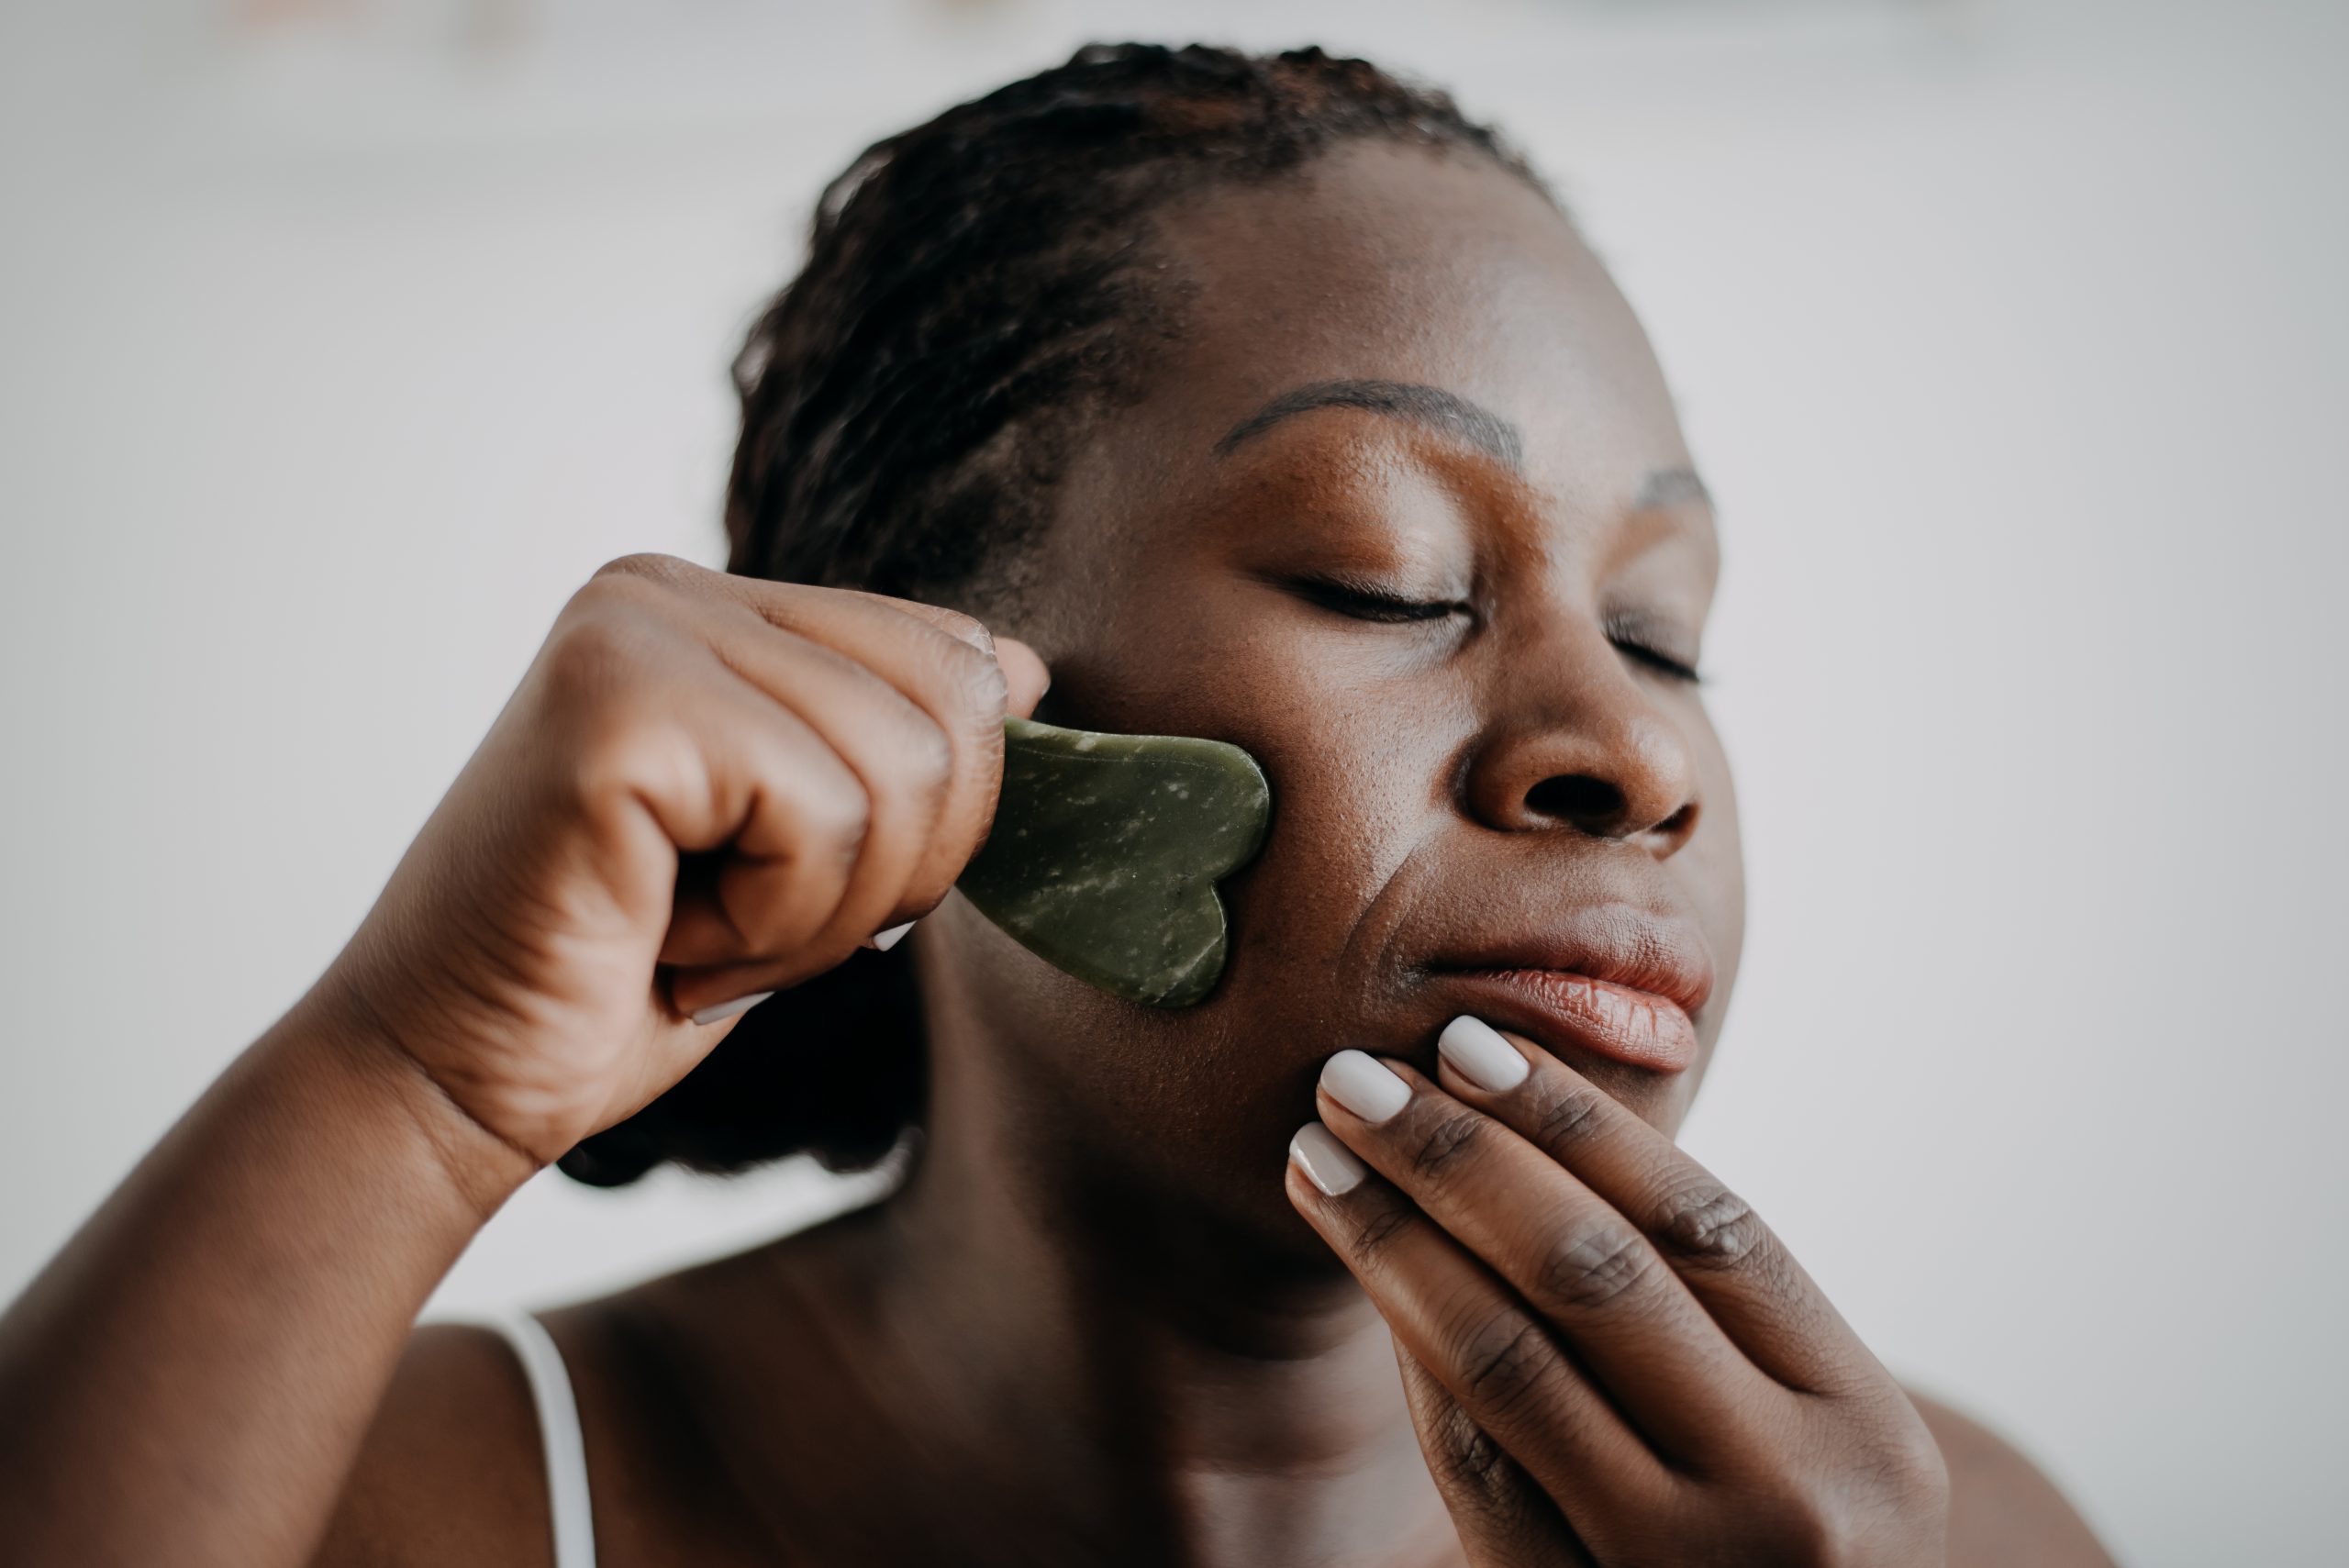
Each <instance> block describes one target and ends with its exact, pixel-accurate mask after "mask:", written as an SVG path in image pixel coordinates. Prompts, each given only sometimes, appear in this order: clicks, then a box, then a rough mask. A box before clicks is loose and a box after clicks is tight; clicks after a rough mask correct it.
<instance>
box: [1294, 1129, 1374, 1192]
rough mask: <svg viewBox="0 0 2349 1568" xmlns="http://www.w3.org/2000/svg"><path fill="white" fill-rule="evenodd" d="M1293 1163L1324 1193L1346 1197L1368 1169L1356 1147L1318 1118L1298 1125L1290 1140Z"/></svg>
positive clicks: (1359, 1182) (1360, 1183) (1358, 1184)
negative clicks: (1349, 1145)
mask: <svg viewBox="0 0 2349 1568" xmlns="http://www.w3.org/2000/svg"><path fill="white" fill-rule="evenodd" d="M1288 1157H1289V1162H1290V1163H1292V1164H1294V1165H1295V1166H1296V1167H1297V1169H1298V1170H1300V1171H1302V1172H1304V1173H1305V1179H1306V1180H1307V1181H1308V1182H1311V1183H1312V1184H1314V1185H1315V1186H1317V1187H1319V1188H1320V1189H1321V1195H1322V1196H1323V1197H1343V1196H1344V1195H1346V1194H1348V1193H1350V1192H1352V1191H1353V1190H1354V1189H1355V1188H1356V1187H1358V1186H1360V1185H1362V1179H1363V1177H1364V1174H1365V1172H1364V1170H1363V1163H1362V1162H1361V1161H1359V1160H1357V1159H1355V1158H1354V1151H1353V1150H1351V1149H1349V1148H1347V1147H1346V1146H1345V1145H1344V1144H1342V1143H1341V1142H1339V1141H1338V1135H1337V1134H1336V1133H1334V1132H1331V1131H1330V1129H1328V1128H1326V1127H1323V1126H1322V1125H1321V1124H1320V1123H1319V1122H1318V1121H1308V1122H1307V1123H1306V1124H1305V1125H1304V1126H1303V1127H1300V1128H1298V1129H1297V1136H1296V1137H1295V1138H1292V1139H1290V1140H1288Z"/></svg>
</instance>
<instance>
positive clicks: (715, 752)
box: [310, 556, 1046, 1163]
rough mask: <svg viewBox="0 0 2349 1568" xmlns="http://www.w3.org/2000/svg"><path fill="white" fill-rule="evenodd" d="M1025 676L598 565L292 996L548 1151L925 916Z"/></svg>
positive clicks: (838, 594) (953, 646) (860, 615)
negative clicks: (305, 998)
mask: <svg viewBox="0 0 2349 1568" xmlns="http://www.w3.org/2000/svg"><path fill="white" fill-rule="evenodd" d="M1045 684H1046V676H1045V672H1044V668H1043V665H1042V662H1041V661H1040V660H1038V659H1037V657H1036V656H1035V654H1034V653H1033V652H1031V651H1029V650H1028V649H1027V648H1026V647H1024V646H1022V645H1020V644H1019V643H1014V642H1010V641H1005V642H1002V643H996V642H995V641H993V640H992V639H990V638H989V637H988V635H987V632H986V629H985V628H984V627H982V626H980V625H979V623H978V622H976V621H974V620H973V619H971V618H970V617H967V616H962V615H957V614H955V613H953V612H952V611H949V610H942V609H936V608H933V607H931V606H925V605H918V604H912V603H908V602H906V601H902V600H896V599H888V598H883V597H880V596H878V595H872V594H863V593H855V592H851V591H847V590H841V589H829V588H814V587H807V586H802V585H798V584H778V583H767V582H761V581H758V580H755V579H750V578H743V577H733V576H728V575H724V574H721V573H715V572H708V571H704V570H702V569H701V568H698V567H696V566H692V565H689V564H687V563H686V562H682V561H676V560H672V559H670V558H667V557H663V556H634V557H630V558H629V559H627V560H623V561H618V562H613V563H612V564H611V565H609V566H607V567H606V568H604V570H603V571H601V572H599V573H596V577H595V578H594V579H593V580H592V581H591V582H589V583H588V584H587V585H586V586H585V587H584V588H582V589H581V590H580V591H579V593H578V594H577V595H575V596H574V597H573V599H572V601H571V603H570V604H569V605H568V606H566V607H565V608H564V610H563V612H562V616H561V617H559V618H558V619H557V620H556V622H555V626H554V629H553V631H552V632H551V634H550V635H549V636H548V638H547V641H546V646H545V647H544V648H543V649H542V650H540V653H539V656H538V659H537V661H536V662H534V663H533V664H532V665H531V667H530V670H529V673H528V674H527V675H525V676H524V677H523V680H522V684H521V686H520V688H519V689H518V691H517V692H516V693H515V695H514V696H513V698H512V699H511V700H510V701H509V702H508V703H507V706H506V709H505V711H504V712H503V713H501V714H500V715H499V716H498V718H497V720H496V722H495V725H494V726H493V727H492V728H491V729H490V732H489V734H488V736H487V737H486V738H485V739H484V740H483V742H482V744H481V747H480V750H479V751H476V752H475V754H474V755H473V760H472V761H471V762H469V763H468V764H467V765H466V767H465V769H464V771H463V773H462V774H460V775H459V777H458V779H457V781H456V783H455V784H453V785H452V786H451V788H450V791H449V794H448V796H447V798H446V799H444V800H443V801H442V802H441V804H440V807H439V808H438V809H437V810H436V811H435V812H434V813H433V816H432V817H431V819H430V821H429V822H428V823H427V824H426V826H425V828H424V830H423V832H422V833H421V834H420V835H418V837H417V840H416V843H415V845H414V846H413V847H412V848H411V849H410V850H409V851H408V852H407V854H406V857H405V858H404V859H403V860H402V861H401V862H400V865H399V868H398V870H397V871H396V872H395V873H393V876H392V879H391V882H390V884H388V885H387V886H386V887H385V888H384V894H383V896H382V898H381V899H380V900H379V901H378V903H377V904H376V906H375V908H374V910H373V912H372V913H371V914H370V915H369V916H368V917H367V919H366V921H365V923H364V924H363V925H362V927H361V929H360V930H359V932H358V934H357V935H356V936H355V937H354V938H353V939H352V940H351V946H350V947H349V949H348V950H346V951H345V952H344V953H343V954H342V956H341V957H340V958H339V959H338V960H337V961H336V962H335V964H334V965H333V967H332V968H331V969H330V970H329V972H328V974H327V976H326V977H325V979H324V980H322V981H321V982H320V985H319V987H318V990H317V992H316V993H314V994H313V996H312V998H311V999H310V1001H311V1004H312V1005H317V1006H326V1007H328V1008H329V1009H332V1011H333V1014H334V1016H335V1017H336V1018H338V1019H340V1020H342V1021H343V1022H344V1023H345V1024H346V1025H347V1026H349V1031H348V1032H356V1033H358V1034H360V1035H361V1036H362V1037H363V1038H369V1039H373V1040H381V1041H383V1042H385V1043H387V1044H389V1045H390V1046H392V1047H393V1048H394V1049H395V1051H396V1052H397V1053H398V1054H399V1055H400V1056H401V1057H403V1058H405V1059H406V1061H408V1062H413V1063H414V1065H415V1066H416V1067H417V1069H420V1070H421V1072H422V1073H424V1074H425V1075H426V1076H427V1077H428V1078H429V1080H430V1082H431V1084H435V1085H437V1086H438V1088H439V1089H440V1091H441V1092H443V1093H445V1094H446V1095H448V1097H449V1098H450V1099H451V1100H452V1101H454V1102H455V1103H456V1105H457V1106H459V1107H460V1108H461V1109H462V1111H463V1112H464V1113H465V1114H466V1116H468V1117H469V1118H471V1119H472V1120H473V1122H474V1123H476V1124H478V1125H479V1126H480V1127H481V1128H483V1129H486V1130H487V1131H488V1132H490V1133H491V1134H493V1135H494V1136H495V1138H496V1139H498V1140H501V1141H503V1142H504V1143H506V1144H507V1145H509V1146H510V1147H511V1148H513V1149H516V1150H518V1151H522V1152H523V1153H524V1154H527V1155H528V1156H529V1158H530V1159H532V1160H534V1161H536V1162H540V1163H544V1162H549V1161H552V1160H554V1159H556V1158H557V1157H558V1156H560V1155H561V1154H562V1153H563V1151H566V1150H568V1149H569V1148H571V1147H572V1145H573V1144H574V1143H576V1142H578V1141H579V1140H581V1139H582V1138H584V1137H585V1136H586V1135H587V1134H589V1133H591V1132H595V1131H597V1130H599V1129H603V1128H605V1127H607V1126H609V1125H611V1124H612V1123H613V1122H616V1121H618V1120H619V1119H620V1118H623V1117H625V1116H627V1115H629V1113H631V1112H633V1111H635V1110H636V1109H638V1108H639V1107H640V1106H643V1105H644V1104H645V1103H646V1102H647V1101H649V1100H651V1098H652V1097H653V1096H654V1095H658V1094H659V1093H660V1092H661V1091H662V1090H663V1089H665V1088H667V1087H668V1086H669V1085H670V1084H673V1083H674V1082H675V1081H676V1080H677V1079H678V1078H680V1077H682V1076H684V1074H685V1072H686V1071H687V1070H688V1069H690V1068H691V1067H692V1066H693V1065H694V1064H695V1063H696V1062H698V1061H700V1060H701V1058H702V1057H703V1056H705V1055H706V1054H707V1052H708V1051H709V1050H710V1048H711V1047H712V1046H713V1045H715V1044H716V1043H717V1042H718V1040H719V1039H721V1038H723V1036H724V1035H725V1033H726V1031H727V1029H728V1028H729V1027H730V1026H729V1025H727V1024H726V1023H724V1021H723V1019H724V1018H728V1017H731V1016H732V1013H734V1012H739V1011H740V1006H734V1007H732V1008H730V1009H729V1006H728V1005H729V1004H739V1003H740V1002H741V1001H742V1000H743V999H744V998H746V997H750V998H755V997H756V996H757V995H759V994H761V993H763V992H768V991H773V990H776V989H779V988H781V987H783V986H786V985H789V984H794V983H795V982H796V981H800V980H804V979H806V978H807V977H808V976H810V975H813V974H816V973H820V972H822V971H824V970H826V969H829V968H830V967H832V966H833V965H834V964H837V963H839V962H841V960H843V959H845V958H846V957H848V956H849V954H850V953H851V952H852V951H855V949H856V948H857V947H858V946H859V945H860V944H863V943H864V942H866V941H867V940H869V939H871V938H872V937H873V936H874V934H875V933H876V932H881V931H884V930H886V929H889V928H893V927H896V926H897V925H899V924H900V923H902V922H904V921H907V920H910V919H912V918H914V917H917V916H918V915H921V914H922V913H924V912H925V911H927V910H929V909H930V907H931V906H934V905H936V904H937V903H938V902H939V900H940V899H941V898H943V897H944V896H945V895H946V892H947V889H948V888H949V887H950V886H952V884H953V881H954V878H955V877H956V875H957V874H959V873H961V871H962V869H963V864H964V862H967V861H968V860H969V859H970V857H971V855H972V852H973V851H974V850H975V849H976V848H977V847H978V845H979V842H980V840H982V838H983V837H984V836H985V832H986V828H987V825H988V823H989V822H990V821H991V820H992V818H993V816H994V812H995V803H996V793H997V790H998V788H999V784H1000V779H1001V775H1002V766H1003V717H1004V714H1005V712H1006V711H1007V709H1008V711H1011V712H1014V713H1019V714H1025V713H1027V712H1029V711H1030V709H1032V708H1033V707H1034V706H1035V704H1036V700H1037V699H1038V698H1039V697H1040V696H1041V695H1042V694H1043V689H1044V685H1045ZM696 1014H699V1015H700V1016H701V1018H702V1020H703V1021H702V1022H700V1023H696V1021H695V1020H696Z"/></svg>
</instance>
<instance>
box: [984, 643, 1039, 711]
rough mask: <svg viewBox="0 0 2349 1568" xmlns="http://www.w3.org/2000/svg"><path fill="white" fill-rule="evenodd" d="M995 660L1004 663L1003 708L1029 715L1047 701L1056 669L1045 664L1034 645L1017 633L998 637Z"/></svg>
mask: <svg viewBox="0 0 2349 1568" xmlns="http://www.w3.org/2000/svg"><path fill="white" fill-rule="evenodd" d="M995 661H996V663H997V664H999V665H1001V666H1002V667H1003V684H1004V698H1003V710H1004V711H1005V712H1006V713H1008V714H1016V715H1017V716H1019V717H1021V718H1026V717H1029V716H1030V715H1031V714H1033V713H1034V712H1035V711H1036V705H1037V704H1038V703H1040V702H1041V701H1043V699H1044V690H1045V688H1046V687H1048V686H1050V685H1051V684H1052V672H1051V671H1049V670H1047V669H1045V668H1044V661H1043V660H1042V659H1041V657H1039V656H1038V655H1037V652H1036V651H1035V650H1034V649H1032V648H1030V647H1029V646H1028V645H1027V644H1026V643H1024V642H1022V641H1020V640H1019V639H1018V638H1016V637H998V638H996V639H995Z"/></svg>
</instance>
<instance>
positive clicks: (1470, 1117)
mask: <svg viewBox="0 0 2349 1568" xmlns="http://www.w3.org/2000/svg"><path fill="white" fill-rule="evenodd" d="M1491 1126H1492V1123H1491V1122H1489V1121H1487V1120H1486V1118H1484V1117H1483V1116H1481V1115H1479V1114H1477V1113H1476V1112H1475V1111H1472V1110H1466V1109H1462V1110H1455V1111H1448V1112H1446V1113H1444V1114H1443V1115H1442V1116H1440V1117H1438V1118H1436V1119H1435V1120H1434V1121H1432V1122H1431V1123H1430V1124H1429V1125H1428V1126H1427V1128H1426V1129H1425V1130H1424V1131H1422V1132H1421V1134H1420V1135H1419V1141H1418V1143H1416V1144H1415V1145H1413V1146H1412V1149H1411V1153H1410V1159H1411V1169H1412V1170H1414V1171H1416V1172H1417V1173H1419V1175H1421V1176H1423V1177H1426V1178H1428V1179H1429V1180H1431V1181H1441V1180H1442V1179H1444V1178H1445V1177H1447V1176H1449V1175H1450V1174H1451V1173H1453V1171H1455V1170H1456V1169H1458V1168H1459V1167H1460V1166H1461V1165H1462V1164H1463V1163H1464V1162H1466V1161H1468V1160H1470V1159H1472V1158H1473V1157H1474V1156H1475V1153H1476V1151H1478V1150H1479V1149H1480V1148H1481V1147H1482V1146H1483V1144H1484V1140H1485V1135H1486V1131H1487V1130H1488V1129H1490V1128H1491Z"/></svg>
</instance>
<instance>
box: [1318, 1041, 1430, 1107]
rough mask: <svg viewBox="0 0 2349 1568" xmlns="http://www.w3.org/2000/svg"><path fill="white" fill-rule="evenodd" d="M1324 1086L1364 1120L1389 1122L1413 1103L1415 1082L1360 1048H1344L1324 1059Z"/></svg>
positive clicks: (1322, 1065) (1342, 1104)
mask: <svg viewBox="0 0 2349 1568" xmlns="http://www.w3.org/2000/svg"><path fill="white" fill-rule="evenodd" d="M1321 1086H1322V1087H1323V1088H1325V1089H1327V1090H1329V1091H1330V1098H1331V1099H1333V1100H1335V1101H1337V1102H1338V1103H1339V1104H1340V1105H1341V1106H1345V1107H1346V1109H1348V1110H1350V1111H1352V1112H1353V1113H1354V1115H1356V1116H1358V1117H1360V1118H1362V1119H1363V1120H1364V1121H1385V1120H1386V1118H1388V1117H1390V1116H1393V1115H1394V1114H1395V1113H1396V1112H1397V1111H1399V1110H1401V1109H1402V1108H1403V1107H1404V1106H1408V1105H1409V1104H1410V1103H1411V1085H1409V1084H1406V1083H1405V1082H1403V1080H1402V1079H1400V1078H1397V1076H1395V1074H1394V1073H1390V1072H1388V1071H1387V1069H1386V1064H1385V1063H1384V1062H1380V1061H1379V1060H1378V1059H1377V1058H1376V1057H1375V1056H1368V1055H1364V1053H1363V1052H1361V1051H1340V1052H1338V1054H1337V1055H1335V1056H1333V1057H1331V1058H1330V1060H1329V1061H1327V1062H1323V1063H1322V1064H1321Z"/></svg>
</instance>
